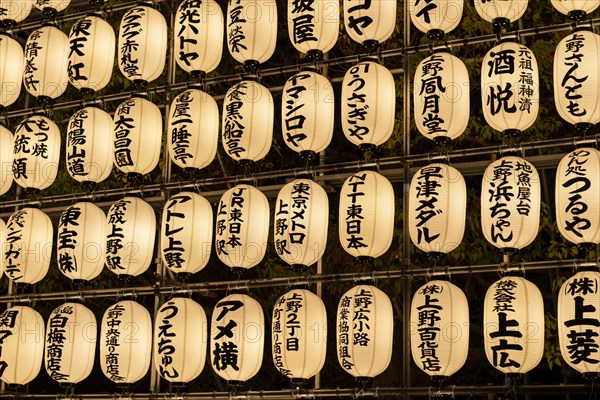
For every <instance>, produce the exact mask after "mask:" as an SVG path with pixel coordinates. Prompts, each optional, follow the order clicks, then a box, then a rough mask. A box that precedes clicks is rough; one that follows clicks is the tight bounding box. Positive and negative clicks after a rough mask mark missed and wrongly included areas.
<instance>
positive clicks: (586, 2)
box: [550, 0, 600, 20]
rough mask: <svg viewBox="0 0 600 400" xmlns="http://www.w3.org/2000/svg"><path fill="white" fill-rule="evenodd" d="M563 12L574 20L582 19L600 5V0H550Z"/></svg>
mask: <svg viewBox="0 0 600 400" xmlns="http://www.w3.org/2000/svg"><path fill="white" fill-rule="evenodd" d="M550 3H552V6H553V7H554V8H556V9H557V10H558V12H560V13H561V14H565V15H568V16H569V18H571V19H573V20H582V19H584V18H585V16H586V15H587V14H590V13H592V12H594V10H596V9H597V8H598V7H599V6H600V0H550Z"/></svg>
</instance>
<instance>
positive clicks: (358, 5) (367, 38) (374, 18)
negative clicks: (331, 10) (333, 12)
mask: <svg viewBox="0 0 600 400" xmlns="http://www.w3.org/2000/svg"><path fill="white" fill-rule="evenodd" d="M396 3H397V2H396V1H388V0H344V3H343V7H344V26H345V28H346V32H347V33H348V36H350V39H352V40H354V41H355V42H357V43H360V44H362V45H364V46H367V47H377V46H378V45H379V43H381V42H384V41H386V40H387V39H389V38H390V36H392V33H394V29H395V28H396Z"/></svg>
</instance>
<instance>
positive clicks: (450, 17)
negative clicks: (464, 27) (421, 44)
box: [408, 0, 464, 40]
mask: <svg viewBox="0 0 600 400" xmlns="http://www.w3.org/2000/svg"><path fill="white" fill-rule="evenodd" d="M408 5H409V7H410V19H411V21H412V23H413V25H414V26H415V27H417V29H418V30H420V31H421V32H423V33H426V34H427V36H428V37H429V38H430V39H434V40H441V39H443V38H444V36H445V34H446V33H449V32H450V31H452V30H454V28H456V27H457V26H458V24H459V23H460V20H461V18H462V14H463V8H464V0H433V1H432V0H429V1H421V0H409V2H408Z"/></svg>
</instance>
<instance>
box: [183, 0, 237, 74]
mask: <svg viewBox="0 0 600 400" xmlns="http://www.w3.org/2000/svg"><path fill="white" fill-rule="evenodd" d="M224 23H225V22H224V17H223V11H221V7H219V4H217V2H216V1H214V0H203V1H195V0H184V1H182V2H181V4H180V5H179V8H177V14H176V16H175V30H174V33H175V61H176V62H177V65H179V67H180V68H181V69H182V70H184V71H186V72H204V73H208V72H211V71H213V70H214V69H215V68H217V66H218V65H219V63H220V62H221V55H222V54H223V45H222V43H223V34H224V31H225V27H224V26H223V25H224Z"/></svg>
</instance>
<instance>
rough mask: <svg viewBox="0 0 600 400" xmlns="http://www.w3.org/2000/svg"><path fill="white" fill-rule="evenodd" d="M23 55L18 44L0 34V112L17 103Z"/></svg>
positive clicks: (21, 80)
mask: <svg viewBox="0 0 600 400" xmlns="http://www.w3.org/2000/svg"><path fill="white" fill-rule="evenodd" d="M23 55H24V53H23V48H22V47H21V45H20V44H19V42H17V41H16V40H15V39H13V38H11V37H10V36H7V35H2V34H0V111H2V109H3V108H5V107H8V106H10V105H11V104H13V103H14V102H15V101H17V99H18V98H19V94H21V85H22V84H23Z"/></svg>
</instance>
